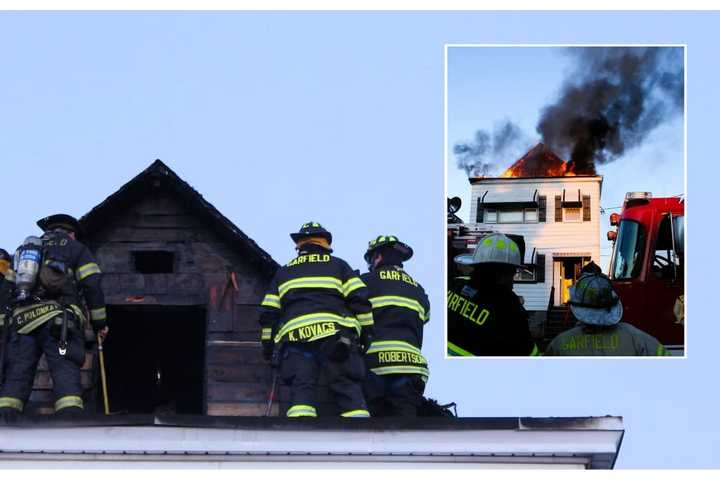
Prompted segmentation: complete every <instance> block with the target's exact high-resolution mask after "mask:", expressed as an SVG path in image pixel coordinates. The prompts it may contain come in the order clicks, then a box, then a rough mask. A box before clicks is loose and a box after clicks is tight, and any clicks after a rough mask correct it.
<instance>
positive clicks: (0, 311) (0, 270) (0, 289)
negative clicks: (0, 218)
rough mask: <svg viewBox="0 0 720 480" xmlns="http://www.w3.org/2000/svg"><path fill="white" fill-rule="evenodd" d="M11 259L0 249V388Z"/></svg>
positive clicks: (11, 281) (12, 277) (11, 288)
mask: <svg viewBox="0 0 720 480" xmlns="http://www.w3.org/2000/svg"><path fill="white" fill-rule="evenodd" d="M10 264H11V258H10V254H8V252H7V251H6V250H3V249H2V248H0V386H2V384H3V381H4V379H5V372H4V367H3V366H4V365H5V357H4V355H5V350H6V349H5V345H6V343H7V342H6V340H7V329H6V328H5V317H6V308H5V307H6V306H7V305H8V304H9V301H10V298H11V295H12V293H13V291H14V287H15V273H14V272H13V270H12V268H10Z"/></svg>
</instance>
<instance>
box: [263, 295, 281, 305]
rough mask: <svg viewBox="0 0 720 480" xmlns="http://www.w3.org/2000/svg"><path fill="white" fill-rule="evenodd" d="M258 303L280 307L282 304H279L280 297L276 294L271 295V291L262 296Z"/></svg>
mask: <svg viewBox="0 0 720 480" xmlns="http://www.w3.org/2000/svg"><path fill="white" fill-rule="evenodd" d="M260 305H262V306H263V307H270V308H282V305H281V304H280V297H279V296H277V295H273V294H272V293H268V294H267V295H265V298H263V301H262V303H261V304H260Z"/></svg>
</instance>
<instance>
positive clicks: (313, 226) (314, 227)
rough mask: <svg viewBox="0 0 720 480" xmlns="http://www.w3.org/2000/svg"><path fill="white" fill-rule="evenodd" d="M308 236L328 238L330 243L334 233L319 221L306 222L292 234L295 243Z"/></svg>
mask: <svg viewBox="0 0 720 480" xmlns="http://www.w3.org/2000/svg"><path fill="white" fill-rule="evenodd" d="M308 237H322V238H324V239H325V240H327V242H328V244H331V243H332V233H330V232H328V231H327V230H325V227H323V226H322V225H320V224H319V223H317V222H307V223H304V224H303V226H302V227H300V230H299V231H297V232H296V233H291V234H290V238H292V239H293V242H295V243H298V242H299V241H301V240H302V239H304V238H308Z"/></svg>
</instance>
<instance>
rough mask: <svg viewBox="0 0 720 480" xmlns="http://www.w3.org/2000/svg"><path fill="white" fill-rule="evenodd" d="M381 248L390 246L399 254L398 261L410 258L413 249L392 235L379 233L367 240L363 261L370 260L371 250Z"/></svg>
mask: <svg viewBox="0 0 720 480" xmlns="http://www.w3.org/2000/svg"><path fill="white" fill-rule="evenodd" d="M381 248H390V249H392V250H394V251H395V252H397V253H398V254H399V256H400V261H401V262H405V261H407V260H410V257H412V256H413V250H412V248H410V246H409V245H408V244H406V243H403V242H401V241H400V240H398V238H397V237H396V236H394V235H380V236H379V237H377V238H374V239H372V240H370V241H369V242H368V248H367V252H365V257H364V258H365V261H366V262H368V263H369V262H370V259H371V258H372V255H373V252H375V251H376V250H378V249H381Z"/></svg>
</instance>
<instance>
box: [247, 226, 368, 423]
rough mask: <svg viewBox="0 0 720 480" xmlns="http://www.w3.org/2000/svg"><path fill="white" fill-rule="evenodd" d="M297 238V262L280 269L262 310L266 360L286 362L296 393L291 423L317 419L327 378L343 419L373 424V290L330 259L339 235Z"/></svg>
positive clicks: (287, 379)
mask: <svg viewBox="0 0 720 480" xmlns="http://www.w3.org/2000/svg"><path fill="white" fill-rule="evenodd" d="M290 237H291V238H292V240H293V241H294V242H295V245H296V247H295V248H296V250H297V251H298V256H297V257H296V258H294V259H293V260H291V261H290V262H289V263H288V264H287V265H285V266H283V267H280V268H279V269H278V271H277V272H276V273H275V276H274V277H273V279H272V281H271V283H270V288H269V290H268V292H267V294H266V295H265V298H264V299H263V302H262V307H261V315H260V324H261V326H262V344H263V355H264V356H265V358H266V359H268V360H269V359H270V358H271V357H273V356H276V357H278V358H279V363H280V376H281V378H282V380H283V382H284V383H285V384H287V385H289V386H290V408H289V409H288V411H287V413H286V415H287V416H288V417H316V416H317V406H316V405H317V398H316V397H317V395H316V394H317V389H318V388H317V383H318V378H319V377H320V375H321V373H323V374H324V375H325V378H326V379H327V381H328V386H329V388H330V390H331V391H332V394H333V396H334V399H335V403H336V404H337V406H338V407H339V409H340V414H341V415H342V416H343V417H369V416H370V413H369V412H368V409H367V405H366V403H365V398H364V397H363V393H362V381H363V379H364V376H365V366H364V364H363V359H362V347H361V345H367V344H368V342H369V337H370V334H371V330H372V326H373V317H372V306H371V304H370V301H369V300H368V294H367V287H366V286H365V284H364V283H363V282H362V280H360V278H359V276H358V273H357V272H356V271H354V270H353V269H352V268H350V266H349V265H348V264H347V263H346V262H345V261H344V260H342V259H340V258H338V257H335V256H333V255H331V252H332V249H331V247H330V245H331V243H332V235H331V234H330V232H328V231H327V230H325V228H323V227H322V225H320V224H319V223H317V222H308V223H306V224H304V225H303V226H302V227H301V228H300V230H299V231H298V232H297V233H291V234H290Z"/></svg>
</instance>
